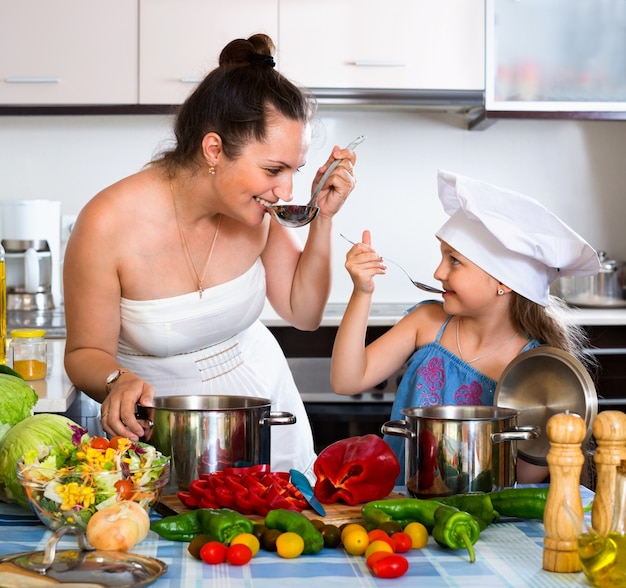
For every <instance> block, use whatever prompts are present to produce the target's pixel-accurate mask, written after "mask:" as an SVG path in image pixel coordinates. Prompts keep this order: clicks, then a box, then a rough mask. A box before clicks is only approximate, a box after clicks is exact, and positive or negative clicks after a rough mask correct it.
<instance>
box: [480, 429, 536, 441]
mask: <svg viewBox="0 0 626 588" xmlns="http://www.w3.org/2000/svg"><path fill="white" fill-rule="evenodd" d="M540 434H541V428H540V427H537V426H534V425H529V426H527V427H515V428H513V429H508V430H506V431H502V432H501V433H492V434H491V442H492V443H504V442H505V441H530V440H532V439H537V438H538V437H539V435H540Z"/></svg>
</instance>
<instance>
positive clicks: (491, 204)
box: [435, 171, 600, 306]
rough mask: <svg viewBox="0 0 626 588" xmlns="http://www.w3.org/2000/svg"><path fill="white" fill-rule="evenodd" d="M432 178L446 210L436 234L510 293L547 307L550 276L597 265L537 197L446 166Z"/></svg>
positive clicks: (588, 270)
mask: <svg viewBox="0 0 626 588" xmlns="http://www.w3.org/2000/svg"><path fill="white" fill-rule="evenodd" d="M437 181H438V187H439V199H440V200H441V203H442V204H443V208H444V210H445V211H446V212H447V213H448V214H449V215H450V218H449V219H448V220H447V221H446V222H445V223H444V225H443V226H442V227H441V228H440V229H439V230H438V231H437V232H436V233H435V234H436V235H437V237H438V238H439V239H441V240H442V241H445V242H446V243H448V244H449V245H450V246H451V247H453V248H454V249H456V250H457V251H458V252H459V253H460V254H461V255H463V256H464V257H467V258H468V259H469V260H470V261H471V262H473V263H475V264H476V265H477V266H479V267H480V268H481V269H483V270H484V271H486V272H487V273H488V274H490V275H491V276H493V277H494V278H495V279H496V280H498V281H499V282H502V283H503V284H505V285H506V286H508V287H509V288H511V289H512V290H513V291H514V292H517V293H518V294H521V295H522V296H524V297H525V298H528V299H529V300H532V301H533V302H536V303H537V304H540V305H541V306H546V305H547V304H548V300H549V287H550V284H551V283H552V282H553V281H554V280H555V279H557V278H558V277H561V276H566V275H571V276H584V275H591V274H595V273H597V272H598V271H599V270H600V261H599V259H598V255H597V253H596V251H595V250H594V249H593V248H592V247H591V246H590V245H589V244H588V243H587V242H586V241H585V240H584V239H582V237H580V235H578V234H577V233H575V232H574V231H573V230H572V229H570V228H569V227H568V226H567V225H566V224H565V223H563V222H562V221H561V220H560V219H559V218H557V217H556V216H555V215H554V214H552V213H551V212H550V211H549V210H547V209H546V208H545V207H544V206H543V205H542V204H540V203H539V202H537V201H536V200H534V199H532V198H529V197H528V196H524V195H523V194H519V193H517V192H513V191H511V190H507V189H505V188H498V187H496V186H492V185H490V184H486V183H485V182H481V181H479V180H474V179H471V178H467V177H465V176H461V175H458V174H455V173H451V172H447V171H439V173H438V178H437Z"/></svg>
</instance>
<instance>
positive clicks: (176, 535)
mask: <svg viewBox="0 0 626 588" xmlns="http://www.w3.org/2000/svg"><path fill="white" fill-rule="evenodd" d="M197 513H198V511H197V510H191V511H189V512H183V513H180V514H177V515H172V516H169V517H164V518H162V519H159V520H158V521H155V522H154V523H152V524H151V525H150V529H152V530H153V531H154V532H155V533H156V534H157V535H160V536H161V537H163V538H164V539H168V540H169V541H191V540H192V539H193V538H194V537H195V536H196V535H200V534H201V533H202V527H201V526H200V521H199V520H198V516H197Z"/></svg>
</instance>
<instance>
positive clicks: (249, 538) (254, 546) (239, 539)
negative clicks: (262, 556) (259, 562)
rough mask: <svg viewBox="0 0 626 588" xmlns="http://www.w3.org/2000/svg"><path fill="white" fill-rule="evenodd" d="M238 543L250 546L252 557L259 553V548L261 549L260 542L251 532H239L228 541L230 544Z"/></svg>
mask: <svg viewBox="0 0 626 588" xmlns="http://www.w3.org/2000/svg"><path fill="white" fill-rule="evenodd" d="M240 543H242V544H243V545H247V546H248V547H249V548H250V551H251V552H252V557H254V556H255V555H256V554H257V553H259V549H261V542H260V541H259V539H258V537H256V535H253V534H252V533H240V534H239V535H237V536H235V537H233V540H232V541H231V542H230V544H231V545H238V544H240Z"/></svg>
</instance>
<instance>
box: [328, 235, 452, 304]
mask: <svg viewBox="0 0 626 588" xmlns="http://www.w3.org/2000/svg"><path fill="white" fill-rule="evenodd" d="M339 236H340V237H342V238H344V239H345V240H346V241H347V242H348V243H352V245H356V243H355V242H354V241H350V239H348V237H346V236H345V235H343V234H342V233H339ZM382 259H384V260H385V261H386V262H387V263H392V264H393V265H395V266H396V267H398V268H400V269H401V270H402V271H403V272H404V274H405V275H406V277H407V278H409V280H411V282H412V284H413V285H414V286H415V287H416V288H419V289H420V290H424V292H432V293H434V294H443V290H439V288H435V287H433V286H428V285H427V284H422V282H416V281H415V280H414V279H413V278H412V277H411V276H410V275H409V272H407V271H406V270H405V269H404V268H403V267H402V266H401V265H400V264H399V263H396V262H395V261H392V260H391V259H389V258H388V257H383V258H382Z"/></svg>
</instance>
